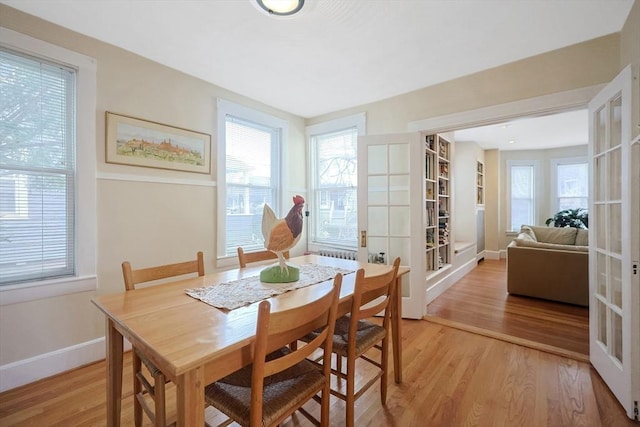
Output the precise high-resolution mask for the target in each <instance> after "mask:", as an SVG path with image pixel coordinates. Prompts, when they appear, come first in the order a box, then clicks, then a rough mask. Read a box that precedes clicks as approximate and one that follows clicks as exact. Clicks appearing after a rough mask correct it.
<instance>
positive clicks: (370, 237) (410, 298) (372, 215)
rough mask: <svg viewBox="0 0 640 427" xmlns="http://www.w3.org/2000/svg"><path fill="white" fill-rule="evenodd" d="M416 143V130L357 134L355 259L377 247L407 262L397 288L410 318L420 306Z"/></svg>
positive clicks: (388, 257) (376, 252) (375, 253)
mask: <svg viewBox="0 0 640 427" xmlns="http://www.w3.org/2000/svg"><path fill="white" fill-rule="evenodd" d="M420 148H421V145H420V139H419V135H418V134H417V133H405V134H391V135H373V136H362V137H359V138H358V227H359V232H360V242H359V245H358V246H359V248H358V259H359V260H360V261H371V260H373V259H374V257H378V258H379V257H380V254H381V253H383V254H384V261H385V263H387V264H390V263H392V262H393V260H394V259H395V258H396V257H398V256H399V257H400V260H401V265H404V266H409V267H410V268H411V271H410V272H409V274H406V275H404V276H403V278H402V289H401V294H402V317H405V318H411V319H421V318H422V316H423V315H424V314H425V312H426V302H425V301H426V299H425V295H426V290H425V267H424V264H425V259H424V247H423V245H424V228H423V227H422V211H421V209H422V203H421V200H422V199H421V198H420V197H418V196H419V195H420V194H423V191H422V182H423V181H424V180H423V179H421V178H420V177H421V176H422V175H421V171H422V170H423V168H424V166H423V164H422V163H421V162H423V160H422V159H423V153H421V150H420ZM417 236H422V239H421V238H420V237H418V238H416V237H417Z"/></svg>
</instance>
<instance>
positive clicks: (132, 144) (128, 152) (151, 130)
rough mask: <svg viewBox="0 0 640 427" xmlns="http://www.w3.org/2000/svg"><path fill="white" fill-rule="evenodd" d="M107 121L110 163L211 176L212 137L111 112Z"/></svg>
mask: <svg viewBox="0 0 640 427" xmlns="http://www.w3.org/2000/svg"><path fill="white" fill-rule="evenodd" d="M105 119H106V124H105V134H106V135H105V139H106V143H105V149H106V152H105V161H106V162H107V163H113V164H119V165H129V166H140V167H146V168H156V169H169V170H175V171H183V172H195V173H204V174H210V173H211V135H208V134H206V133H202V132H196V131H193V130H189V129H183V128H179V127H175V126H170V125H167V124H164V123H158V122H153V121H150V120H144V119H140V118H136V117H131V116H125V115H122V114H117V113H112V112H110V111H107V112H106V113H105Z"/></svg>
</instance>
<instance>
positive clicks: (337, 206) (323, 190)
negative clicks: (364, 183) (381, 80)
mask: <svg viewBox="0 0 640 427" xmlns="http://www.w3.org/2000/svg"><path fill="white" fill-rule="evenodd" d="M359 134H360V135H361V134H364V114H359V115H355V116H350V117H346V118H343V119H338V120H334V121H331V122H327V123H322V124H318V125H314V126H310V127H309V128H308V129H307V135H308V138H309V142H310V150H309V152H310V168H309V170H310V180H309V181H310V184H311V197H310V198H311V201H310V203H309V205H310V211H311V213H310V222H309V224H310V226H311V236H310V240H311V242H310V247H311V248H312V249H317V248H315V247H313V246H314V245H315V246H328V247H338V248H349V249H356V248H357V242H358V210H357V207H358V200H357V195H358V166H357V153H358V151H357V146H358V135H359Z"/></svg>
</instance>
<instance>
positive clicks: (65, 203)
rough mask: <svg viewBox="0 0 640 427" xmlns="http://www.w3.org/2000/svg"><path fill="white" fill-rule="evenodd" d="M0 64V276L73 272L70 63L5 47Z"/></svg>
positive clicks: (27, 278)
mask: <svg viewBox="0 0 640 427" xmlns="http://www.w3.org/2000/svg"><path fill="white" fill-rule="evenodd" d="M0 64H2V65H0V74H1V75H2V76H3V78H2V81H3V85H2V87H3V94H2V97H3V105H2V110H3V113H2V116H3V120H2V129H3V131H2V133H3V140H4V144H3V146H2V149H1V151H0V153H1V155H2V157H1V158H0V162H2V169H0V177H1V178H2V180H1V181H0V183H1V184H0V185H1V186H0V190H1V192H2V193H3V194H4V196H3V197H2V198H1V199H2V205H3V206H2V212H3V214H5V213H8V215H7V216H6V217H5V216H3V217H2V218H0V227H1V228H0V229H1V230H2V236H3V237H2V245H1V246H0V262H1V265H2V275H1V278H0V283H3V284H4V283H15V282H20V281H30V280H34V279H48V278H52V277H61V276H73V275H74V274H75V259H74V258H75V247H74V242H75V233H74V228H75V227H74V223H75V221H74V213H75V211H74V203H75V186H74V169H75V159H74V153H75V150H74V143H75V142H74V132H73V126H74V122H75V115H74V114H75V102H74V101H75V95H74V90H75V71H74V70H72V69H69V68H66V67H63V66H60V65H57V64H53V63H48V62H45V61H42V60H38V59H35V58H31V57H27V56H25V55H21V54H18V53H16V52H12V51H9V50H7V49H2V50H1V51H0ZM25 205H26V206H25ZM21 211H22V212H23V215H18V217H16V215H15V214H16V213H19V212H21ZM12 214H13V215H12Z"/></svg>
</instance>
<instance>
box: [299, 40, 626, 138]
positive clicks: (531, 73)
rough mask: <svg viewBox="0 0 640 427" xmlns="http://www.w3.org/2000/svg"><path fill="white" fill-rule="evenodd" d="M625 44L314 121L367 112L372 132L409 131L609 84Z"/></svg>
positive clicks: (593, 47) (594, 45)
mask: <svg viewBox="0 0 640 427" xmlns="http://www.w3.org/2000/svg"><path fill="white" fill-rule="evenodd" d="M619 45H620V39H619V36H618V35H617V34H614V35H609V36H605V37H600V38H598V39H594V40H591V41H588V42H584V43H580V44H577V45H574V46H569V47H567V48H564V49H559V50H555V51H553V52H549V53H545V54H542V55H537V56H533V57H531V58H527V59H524V60H521V61H517V62H514V63H511V64H507V65H504V66H501V67H497V68H492V69H490V70H485V71H482V72H479V73H476V74H472V75H469V76H466V77H462V78H459V79H455V80H451V81H448V82H445V83H441V84H438V85H435V86H430V87H427V88H424V89H420V90H417V91H415V92H411V93H408V94H405V95H401V96H396V97H394V98H390V99H386V100H383V101H380V102H376V103H372V104H367V105H364V106H360V107H356V108H353V109H349V110H345V111H340V112H335V113H331V114H327V115H323V116H319V117H314V118H312V119H310V120H309V123H310V124H311V123H318V122H322V121H325V120H328V119H330V118H335V117H340V116H342V115H347V114H352V113H354V112H360V111H364V112H366V113H367V133H368V134H370V135H373V134H384V133H396V132H405V131H406V130H407V124H408V123H409V122H412V121H416V120H422V119H427V118H431V117H438V116H442V115H446V114H451V113H456V112H461V111H468V110H473V109H477V108H481V107H486V106H492V105H497V104H503V103H507V102H512V101H518V100H522V99H527V98H533V97H537V96H542V95H546V94H551V93H556V92H561V91H566V90H571V89H577V88H582V87H587V86H592V85H596V84H601V83H605V82H609V81H611V79H613V78H614V77H615V76H616V75H617V74H618V71H619V67H618V64H619V60H620V56H619V55H620V50H619Z"/></svg>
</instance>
